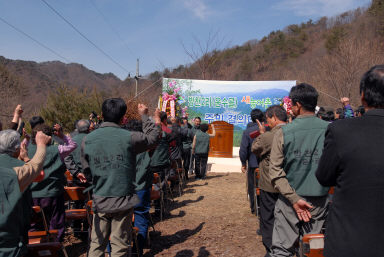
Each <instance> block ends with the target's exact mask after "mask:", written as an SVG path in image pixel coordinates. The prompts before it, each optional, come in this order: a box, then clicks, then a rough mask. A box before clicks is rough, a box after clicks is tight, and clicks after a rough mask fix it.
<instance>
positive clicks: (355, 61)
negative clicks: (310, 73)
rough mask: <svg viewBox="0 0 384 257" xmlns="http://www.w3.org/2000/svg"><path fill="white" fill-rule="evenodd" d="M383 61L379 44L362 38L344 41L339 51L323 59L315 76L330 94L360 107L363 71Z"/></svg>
mask: <svg viewBox="0 0 384 257" xmlns="http://www.w3.org/2000/svg"><path fill="white" fill-rule="evenodd" d="M381 62H383V48H382V43H381V42H379V41H376V42H375V41H368V40H365V41H364V40H362V39H361V38H359V37H354V38H348V39H346V40H344V41H343V42H342V43H341V44H340V45H339V46H338V47H337V50H336V51H333V52H332V53H331V54H327V55H326V56H324V57H323V58H321V59H319V61H318V63H317V71H318V72H317V74H316V75H315V77H316V78H317V79H316V80H317V81H318V83H319V84H322V85H323V86H322V87H323V88H325V89H328V92H334V93H335V94H336V95H335V96H336V97H337V98H338V99H340V98H341V97H348V98H350V99H351V100H352V102H354V103H355V104H358V102H359V91H358V85H359V81H360V78H361V76H362V72H364V71H366V70H368V69H369V68H370V67H371V66H373V65H375V64H377V63H381Z"/></svg>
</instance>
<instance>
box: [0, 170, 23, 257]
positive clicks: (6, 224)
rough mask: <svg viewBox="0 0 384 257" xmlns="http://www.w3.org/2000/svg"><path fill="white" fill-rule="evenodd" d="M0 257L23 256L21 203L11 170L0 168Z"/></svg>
mask: <svg viewBox="0 0 384 257" xmlns="http://www.w3.org/2000/svg"><path fill="white" fill-rule="evenodd" d="M0 177H1V180H0V256H12V257H13V256H21V255H22V254H25V250H26V245H25V244H23V240H24V238H23V236H24V235H23V233H21V231H22V230H23V228H24V223H23V201H22V193H21V192H20V188H19V181H18V179H17V175H16V172H15V171H14V170H13V169H8V168H0Z"/></svg>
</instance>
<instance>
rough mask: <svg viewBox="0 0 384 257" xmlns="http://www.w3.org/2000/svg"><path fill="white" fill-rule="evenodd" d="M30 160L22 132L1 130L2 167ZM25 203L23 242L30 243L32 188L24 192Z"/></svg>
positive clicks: (22, 163) (0, 155)
mask: <svg viewBox="0 0 384 257" xmlns="http://www.w3.org/2000/svg"><path fill="white" fill-rule="evenodd" d="M28 161H30V159H29V158H28V155H27V151H26V147H25V145H23V146H21V143H20V134H19V133H18V132H17V131H15V130H11V129H7V130H3V131H0V167H2V168H9V169H11V168H14V167H21V166H23V165H24V164H25V162H28ZM22 202H23V203H22V204H23V216H24V219H23V223H24V226H21V229H22V231H21V233H22V234H23V243H24V244H28V230H29V227H30V225H31V219H30V218H31V212H32V205H31V204H32V192H31V190H30V188H29V187H28V188H26V190H25V191H24V192H23V194H22Z"/></svg>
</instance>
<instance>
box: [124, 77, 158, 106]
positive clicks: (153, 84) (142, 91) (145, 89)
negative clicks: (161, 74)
mask: <svg viewBox="0 0 384 257" xmlns="http://www.w3.org/2000/svg"><path fill="white" fill-rule="evenodd" d="M162 79H163V78H159V79H158V80H156V81H155V82H153V83H152V84H151V85H149V86H148V87H146V88H144V89H143V90H141V91H140V93H138V94H137V95H136V96H134V97H133V98H132V99H131V100H129V101H128V103H129V102H131V101H132V100H133V99H135V98H137V97H138V96H139V95H141V94H142V93H144V92H145V91H147V90H148V89H150V88H151V87H153V86H155V85H156V83H157V82H159V81H160V80H162Z"/></svg>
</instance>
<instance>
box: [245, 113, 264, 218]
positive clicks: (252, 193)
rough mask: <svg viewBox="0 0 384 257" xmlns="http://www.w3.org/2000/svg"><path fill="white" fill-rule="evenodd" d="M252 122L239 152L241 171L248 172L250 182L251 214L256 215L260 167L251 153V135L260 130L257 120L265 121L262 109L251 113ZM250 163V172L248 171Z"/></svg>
mask: <svg viewBox="0 0 384 257" xmlns="http://www.w3.org/2000/svg"><path fill="white" fill-rule="evenodd" d="M251 119H252V122H251V123H249V124H248V125H247V129H246V130H244V132H243V136H242V137H241V145H240V150H239V155H240V161H241V171H242V172H243V173H245V172H247V181H248V195H249V203H250V206H251V212H252V213H255V186H256V185H255V183H254V175H255V169H256V168H258V167H259V165H258V163H257V159H256V155H254V154H253V153H252V151H251V147H252V142H253V139H254V138H251V136H250V134H251V133H252V132H254V131H256V130H259V127H258V126H257V123H256V120H259V121H260V122H263V121H264V114H263V112H262V111H261V110H260V109H253V110H252V111H251ZM247 162H248V170H247Z"/></svg>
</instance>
